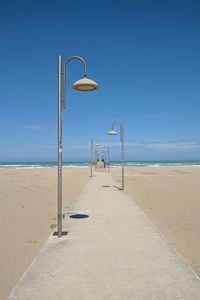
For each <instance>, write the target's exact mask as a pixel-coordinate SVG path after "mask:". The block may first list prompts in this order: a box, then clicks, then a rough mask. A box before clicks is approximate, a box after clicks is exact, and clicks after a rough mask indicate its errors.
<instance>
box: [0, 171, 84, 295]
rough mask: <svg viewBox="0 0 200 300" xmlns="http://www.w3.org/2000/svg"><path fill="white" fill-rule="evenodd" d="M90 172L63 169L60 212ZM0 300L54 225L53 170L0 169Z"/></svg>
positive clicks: (55, 176)
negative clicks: (61, 206)
mask: <svg viewBox="0 0 200 300" xmlns="http://www.w3.org/2000/svg"><path fill="white" fill-rule="evenodd" d="M88 178H89V169H81V168H77V169H67V168H64V169H63V212H66V211H67V208H68V206H69V204H70V202H71V201H72V200H74V199H76V197H77V196H78V194H79V193H80V191H81V189H82V188H83V186H84V185H85V184H86V182H87V181H88ZM0 183H1V184H0V195H1V197H0V213H1V218H0V234H1V247H0V269H1V272H0V299H1V300H4V299H7V296H8V294H9V293H10V292H11V290H12V289H13V287H14V286H15V284H16V283H17V281H18V280H19V278H20V277H21V276H22V275H23V273H24V271H25V270H26V269H27V267H28V266H29V265H30V263H31V262H32V260H33V258H34V257H35V255H36V254H37V252H38V251H39V249H40V248H41V247H42V246H43V244H44V243H45V241H46V239H47V238H48V236H49V234H51V232H52V231H53V230H54V228H55V226H56V223H57V170H56V169H53V168H52V169H21V170H14V169H0Z"/></svg>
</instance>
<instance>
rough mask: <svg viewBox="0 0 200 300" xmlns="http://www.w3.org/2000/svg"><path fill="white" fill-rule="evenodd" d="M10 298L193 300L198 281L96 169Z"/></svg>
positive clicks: (196, 296)
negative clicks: (60, 230)
mask: <svg viewBox="0 0 200 300" xmlns="http://www.w3.org/2000/svg"><path fill="white" fill-rule="evenodd" d="M71 212H72V213H85V214H88V215H89V217H88V218H84V219H72V218H69V217H68V218H67V219H66V220H65V221H64V228H65V229H66V230H67V231H68V232H69V233H68V235H67V236H66V237H62V238H60V239H58V238H57V237H53V236H50V237H49V239H48V241H47V242H46V244H45V245H44V247H43V249H42V250H41V251H40V252H39V254H38V255H37V256H36V258H35V260H34V261H33V263H32V265H31V266H30V267H29V269H28V270H27V272H26V273H25V274H24V276H23V277H22V279H21V280H20V281H19V283H18V285H17V286H16V288H15V289H14V290H13V292H12V293H11V295H10V297H9V298H8V299H9V300H11V299H12V300H13V299H21V300H22V299H23V300H25V299H26V300H28V299H31V300H47V299H48V300H85V299H87V300H88V299H91V300H98V299H99V300H102V299H109V300H110V299H115V300H117V299H119V300H129V299H136V300H140V299H146V300H150V299H162V300H168V299H169V300H174V299H186V300H189V299H191V300H199V299H200V280H199V279H198V278H197V276H196V275H195V274H194V273H193V272H192V270H191V269H190V267H189V266H188V265H187V264H186V263H185V262H184V261H183V259H182V258H181V257H180V256H179V255H178V254H177V253H176V251H175V250H174V248H173V246H171V244H169V242H168V241H166V240H165V239H164V238H163V236H162V235H161V234H160V233H159V231H158V230H157V229H156V228H155V227H154V226H153V225H152V224H151V223H150V221H149V220H148V218H147V217H146V216H145V215H144V213H143V212H142V211H141V210H140V208H139V207H138V206H137V205H136V204H135V203H134V202H133V201H132V200H131V199H130V198H129V197H128V196H127V195H126V193H124V192H123V191H120V190H118V188H117V184H116V182H115V181H114V180H113V179H112V177H111V176H110V175H109V174H107V173H102V172H100V173H98V172H96V173H95V176H94V177H92V178H90V180H89V182H88V184H87V185H86V186H85V188H84V190H83V191H82V193H81V194H80V196H79V197H78V199H77V201H76V203H75V205H74V207H73V208H71Z"/></svg>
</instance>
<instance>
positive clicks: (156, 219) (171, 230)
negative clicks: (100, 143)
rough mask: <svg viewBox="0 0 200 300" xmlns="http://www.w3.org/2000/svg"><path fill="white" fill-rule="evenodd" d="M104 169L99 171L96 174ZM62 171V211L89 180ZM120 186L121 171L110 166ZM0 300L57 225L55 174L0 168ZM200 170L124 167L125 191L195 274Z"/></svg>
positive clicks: (79, 172) (199, 268)
mask: <svg viewBox="0 0 200 300" xmlns="http://www.w3.org/2000/svg"><path fill="white" fill-rule="evenodd" d="M101 171H104V170H101ZM89 173H90V172H89V169H81V168H77V169H67V168H65V169H63V212H67V211H68V206H69V204H70V203H71V201H72V200H73V201H75V200H76V197H77V196H78V194H79V193H80V191H81V190H82V188H83V187H84V185H85V184H86V183H87V181H88V179H89ZM111 174H112V175H113V176H114V178H115V179H116V180H117V182H118V185H119V186H121V168H120V167H119V168H111ZM0 182H1V185H0V193H1V198H0V211H1V218H0V230H1V247H0V268H1V272H0V299H1V300H4V299H6V298H7V296H8V294H9V293H10V291H11V290H12V289H13V287H14V286H15V284H16V283H17V281H18V280H19V278H20V277H21V276H22V274H23V273H24V271H25V270H26V269H27V267H28V266H29V265H30V263H31V262H32V260H33V258H34V257H35V255H36V254H37V252H38V251H39V249H40V248H41V247H42V246H43V245H44V243H45V241H46V239H47V238H48V236H49V234H50V233H51V232H52V231H53V230H54V228H55V226H56V223H57V220H56V218H57V189H56V188H57V170H56V169H53V168H50V169H21V170H14V169H0ZM199 183H200V167H157V168H156V167H128V168H126V169H125V189H126V192H127V194H128V195H129V196H130V197H131V198H132V199H134V200H135V202H136V203H137V204H138V205H139V206H140V207H141V208H142V210H143V211H144V212H145V214H146V215H147V216H148V217H149V218H150V220H151V221H152V223H154V224H155V225H156V226H157V227H158V229H159V230H160V231H161V232H162V233H163V235H164V236H165V237H166V238H167V239H168V240H169V241H170V242H171V243H172V244H173V245H174V246H175V248H176V249H177V251H178V252H179V253H180V254H181V255H182V256H183V257H184V258H185V260H186V261H187V262H188V263H189V264H190V265H191V267H192V268H193V270H194V271H195V272H196V273H197V274H198V275H200V252H199V249H200V239H199V236H200V185H199Z"/></svg>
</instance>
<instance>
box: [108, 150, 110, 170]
mask: <svg viewBox="0 0 200 300" xmlns="http://www.w3.org/2000/svg"><path fill="white" fill-rule="evenodd" d="M108 172H110V148H109V146H108Z"/></svg>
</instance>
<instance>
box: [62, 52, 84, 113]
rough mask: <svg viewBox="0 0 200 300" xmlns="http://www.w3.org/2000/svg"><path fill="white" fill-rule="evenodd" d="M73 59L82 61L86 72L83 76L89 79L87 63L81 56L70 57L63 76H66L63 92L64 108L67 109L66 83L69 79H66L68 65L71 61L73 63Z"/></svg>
mask: <svg viewBox="0 0 200 300" xmlns="http://www.w3.org/2000/svg"><path fill="white" fill-rule="evenodd" d="M72 59H78V60H80V61H81V62H82V63H83V68H84V69H83V72H84V74H83V76H84V77H87V66H86V62H85V61H84V60H83V59H82V58H81V57H80V56H76V55H74V56H71V57H69V58H68V59H67V60H66V61H65V62H64V71H63V75H64V79H63V80H64V90H63V108H64V109H65V108H66V105H67V92H66V89H67V87H66V86H67V83H66V81H67V78H66V76H67V75H66V73H67V72H66V66H67V64H68V62H69V61H71V60H72Z"/></svg>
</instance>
